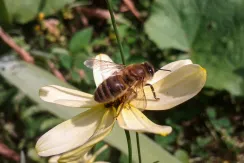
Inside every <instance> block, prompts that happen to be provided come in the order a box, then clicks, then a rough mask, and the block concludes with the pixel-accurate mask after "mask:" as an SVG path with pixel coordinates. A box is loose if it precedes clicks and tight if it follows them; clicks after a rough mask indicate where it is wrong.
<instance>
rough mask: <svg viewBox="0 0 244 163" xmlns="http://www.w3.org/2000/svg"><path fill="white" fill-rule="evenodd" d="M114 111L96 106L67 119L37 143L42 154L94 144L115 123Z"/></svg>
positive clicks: (57, 152) (54, 153) (58, 152)
mask: <svg viewBox="0 0 244 163" xmlns="http://www.w3.org/2000/svg"><path fill="white" fill-rule="evenodd" d="M114 114H115V113H114V111H113V110H112V109H108V108H102V107H99V106H97V107H94V108H92V109H90V110H88V111H85V112H83V113H81V114H79V115H77V116H75V117H74V118H72V119H70V120H67V121H65V122H63V123H61V124H59V125H57V126H56V127H54V128H53V129H51V130H49V131H48V132H47V133H45V134H44V135H43V136H42V137H41V138H40V139H39V140H38V141H37V144H36V150H37V153H38V155H40V156H51V155H57V154H60V153H63V152H67V151H69V150H72V149H74V148H77V147H79V146H81V145H84V144H86V147H88V146H91V145H93V144H92V143H91V142H97V141H99V140H100V139H101V137H104V136H106V135H107V130H108V129H107V128H110V127H111V125H113V123H114Z"/></svg>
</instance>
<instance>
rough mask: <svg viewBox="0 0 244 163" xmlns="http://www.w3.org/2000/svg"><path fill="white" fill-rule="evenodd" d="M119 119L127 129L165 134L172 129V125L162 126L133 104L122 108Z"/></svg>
mask: <svg viewBox="0 0 244 163" xmlns="http://www.w3.org/2000/svg"><path fill="white" fill-rule="evenodd" d="M117 119H118V123H119V126H120V127H122V128H124V129H126V130H133V131H137V132H149V133H154V134H160V135H163V136H165V135H168V134H169V133H170V132H171V131H172V128H171V127H170V126H160V125H157V124H155V123H153V122H152V121H150V120H149V119H148V118H147V117H146V116H145V115H144V114H143V113H142V112H141V111H139V110H138V109H136V108H135V107H132V106H131V107H130V108H124V109H122V111H121V113H120V114H119V116H118V118H117Z"/></svg>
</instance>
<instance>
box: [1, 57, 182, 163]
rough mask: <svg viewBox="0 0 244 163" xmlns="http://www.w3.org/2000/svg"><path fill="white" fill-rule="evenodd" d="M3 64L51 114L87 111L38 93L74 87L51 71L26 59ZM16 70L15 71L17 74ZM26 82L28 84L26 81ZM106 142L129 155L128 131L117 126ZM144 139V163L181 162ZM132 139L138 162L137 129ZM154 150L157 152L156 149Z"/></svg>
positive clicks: (12, 80)
mask: <svg viewBox="0 0 244 163" xmlns="http://www.w3.org/2000/svg"><path fill="white" fill-rule="evenodd" d="M0 67H5V70H0V75H1V76H3V77H4V78H5V79H6V80H8V81H9V82H10V83H11V84H13V85H14V86H16V87H17V88H18V89H20V90H21V91H22V92H23V93H25V94H26V95H27V96H28V97H29V98H30V99H32V100H33V101H35V102H36V103H38V104H39V106H40V107H41V108H43V109H45V110H48V111H50V112H51V113H53V114H55V115H57V116H58V117H60V118H64V119H68V118H71V117H73V116H75V115H77V114H78V113H81V112H83V111H85V110H83V109H80V108H68V107H64V106H60V105H55V104H50V103H47V102H44V101H42V100H41V99H40V98H39V96H38V90H39V89H40V88H41V87H43V86H46V85H50V84H56V85H60V86H64V87H67V88H73V89H75V88H74V87H72V86H71V85H69V84H68V83H64V82H62V81H61V80H59V79H57V78H56V77H54V76H53V75H52V74H50V73H49V72H46V71H44V70H43V69H41V68H39V67H37V66H35V65H31V64H27V63H24V62H18V61H13V62H1V61H0ZM13 72H14V73H13ZM23 83H25V84H23ZM105 141H106V142H107V143H108V144H110V145H111V146H113V147H115V148H117V149H119V150H120V151H122V152H123V153H125V154H127V152H128V151H127V144H126V143H125V142H126V137H125V134H124V131H123V130H122V129H121V128H119V127H118V125H115V126H114V128H113V131H112V132H111V133H110V134H109V136H107V137H106V138H105ZM140 141H141V154H142V159H143V161H144V162H154V161H160V162H170V163H179V161H178V160H177V159H176V158H175V157H173V156H172V155H171V154H169V153H168V152H167V151H165V150H164V149H163V148H161V147H160V146H159V145H157V144H156V143H155V142H153V141H152V140H151V139H150V138H148V137H146V136H145V135H142V134H141V135H140ZM131 142H132V149H133V161H134V162H138V157H137V150H136V149H137V148H136V136H135V133H134V132H131ZM152 151H153V152H152Z"/></svg>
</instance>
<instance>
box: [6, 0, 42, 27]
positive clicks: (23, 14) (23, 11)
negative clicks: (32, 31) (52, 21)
mask: <svg viewBox="0 0 244 163" xmlns="http://www.w3.org/2000/svg"><path fill="white" fill-rule="evenodd" d="M3 2H4V4H5V7H6V9H7V11H8V14H9V17H10V18H11V19H12V20H13V21H15V22H18V23H27V22H28V21H30V20H32V19H34V18H35V17H36V16H37V13H38V10H39V5H40V3H41V0H35V1H33V0H21V1H19V0H3Z"/></svg>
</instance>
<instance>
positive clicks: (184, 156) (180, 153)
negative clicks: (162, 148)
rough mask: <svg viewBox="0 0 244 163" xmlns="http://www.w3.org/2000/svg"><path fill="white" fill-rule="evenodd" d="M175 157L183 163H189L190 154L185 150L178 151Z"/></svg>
mask: <svg viewBox="0 0 244 163" xmlns="http://www.w3.org/2000/svg"><path fill="white" fill-rule="evenodd" d="M175 157H177V158H178V159H179V160H180V161H181V162H182V163H189V156H188V153H187V152H186V151H185V150H183V149H178V150H177V151H176V152H175Z"/></svg>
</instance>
